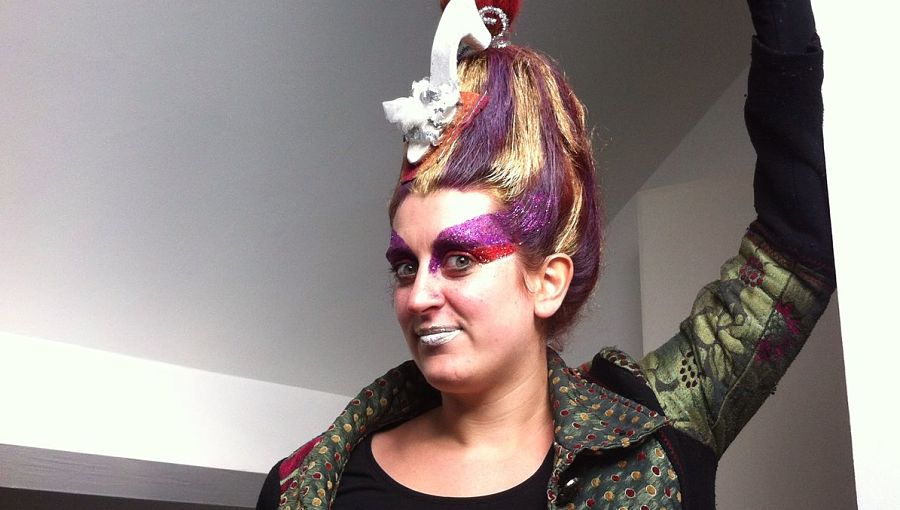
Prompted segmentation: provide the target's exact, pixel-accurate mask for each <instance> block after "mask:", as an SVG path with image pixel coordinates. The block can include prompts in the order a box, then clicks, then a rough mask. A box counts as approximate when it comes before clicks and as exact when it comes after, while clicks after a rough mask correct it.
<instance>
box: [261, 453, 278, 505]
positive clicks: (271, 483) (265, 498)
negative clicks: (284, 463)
mask: <svg viewBox="0 0 900 510" xmlns="http://www.w3.org/2000/svg"><path fill="white" fill-rule="evenodd" d="M280 465H281V462H280V461H279V462H276V463H275V466H273V467H272V470H271V471H269V474H268V476H266V481H265V482H263V486H262V489H261V490H260V491H259V499H257V500H256V510H277V509H278V499H279V497H280V495H281V487H280V485H281V484H280V482H281V480H279V478H278V466H280Z"/></svg>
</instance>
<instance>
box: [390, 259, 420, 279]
mask: <svg viewBox="0 0 900 510" xmlns="http://www.w3.org/2000/svg"><path fill="white" fill-rule="evenodd" d="M391 271H392V272H393V273H394V276H395V277H396V278H397V279H398V280H408V279H410V278H415V276H416V266H415V265H414V264H412V263H411V262H401V263H399V264H396V265H395V266H394V267H392V268H391Z"/></svg>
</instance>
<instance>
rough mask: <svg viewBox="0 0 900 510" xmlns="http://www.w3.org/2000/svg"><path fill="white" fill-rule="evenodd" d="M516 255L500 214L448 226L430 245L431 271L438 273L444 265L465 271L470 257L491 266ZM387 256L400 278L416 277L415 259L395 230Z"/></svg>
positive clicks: (513, 244)
mask: <svg viewBox="0 0 900 510" xmlns="http://www.w3.org/2000/svg"><path fill="white" fill-rule="evenodd" d="M515 252H516V245H515V243H513V242H512V239H511V238H510V236H509V235H508V234H507V233H506V229H505V228H504V224H503V219H502V216H501V215H500V214H499V213H493V214H484V215H481V216H476V217H475V218H472V219H470V220H467V221H464V222H463V223H460V224H459V225H454V226H452V227H448V228H446V229H444V230H443V231H441V233H440V234H438V236H437V238H436V239H435V240H434V242H433V243H432V245H431V260H430V261H429V263H428V272H429V273H436V272H437V271H438V270H439V269H441V268H442V267H444V266H448V267H447V269H451V270H455V271H464V270H467V269H469V268H470V266H471V263H469V264H466V263H465V259H466V258H467V257H468V258H471V259H472V261H474V262H477V263H479V264H488V263H490V262H493V261H495V260H498V259H500V258H503V257H507V256H509V255H512V254H513V253H515ZM385 257H386V258H387V260H388V262H389V263H390V264H391V270H392V271H393V272H394V273H395V274H396V275H397V277H398V278H408V277H412V276H415V271H416V270H417V268H416V265H417V264H416V257H415V255H414V254H413V252H412V249H411V248H410V247H409V245H407V244H406V241H404V240H403V238H402V237H400V235H399V234H398V233H397V232H396V231H393V230H392V231H391V240H390V243H389V245H388V250H387V252H386V253H385ZM448 261H452V263H448ZM407 264H408V266H409V267H408V266H407Z"/></svg>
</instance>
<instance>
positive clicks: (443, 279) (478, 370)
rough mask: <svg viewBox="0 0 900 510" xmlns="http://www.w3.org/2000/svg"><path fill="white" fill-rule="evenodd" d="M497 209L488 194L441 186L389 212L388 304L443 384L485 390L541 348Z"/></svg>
mask: <svg viewBox="0 0 900 510" xmlns="http://www.w3.org/2000/svg"><path fill="white" fill-rule="evenodd" d="M496 212H497V204H496V203H495V201H494V200H493V198H491V197H490V196H489V195H487V194H485V193H482V192H478V191H467V192H462V191H456V190H440V191H437V192H435V193H431V194H429V195H424V196H423V195H416V194H412V195H410V196H408V197H406V198H405V199H404V201H403V203H402V204H401V205H400V207H399V208H398V209H397V213H396V214H395V216H394V222H393V227H394V231H393V232H392V235H391V242H390V246H389V248H388V252H387V258H388V262H389V263H390V264H391V267H392V270H393V271H394V273H395V277H396V289H395V291H394V309H395V311H396V313H397V320H398V321H399V322H400V327H401V328H402V330H403V334H404V336H405V337H406V341H407V343H408V345H409V349H410V351H411V352H412V355H413V358H414V359H415V360H416V363H417V364H418V366H419V368H420V369H421V370H422V372H423V373H424V374H425V377H426V378H427V379H428V381H429V383H431V384H432V385H433V386H435V387H436V388H438V389H439V390H441V391H449V392H459V393H469V392H478V391H481V390H483V389H484V388H485V387H486V386H488V385H491V384H495V382H496V381H495V379H497V378H502V377H504V376H506V377H508V376H509V373H510V371H511V370H514V368H515V364H516V362H517V361H521V360H522V357H523V356H528V355H533V354H534V353H538V354H542V353H543V349H544V348H543V344H542V343H541V339H540V334H539V332H538V328H537V321H536V318H535V314H534V300H533V298H532V294H531V293H529V292H528V291H527V290H526V288H525V279H526V277H527V275H526V273H525V270H524V268H523V265H522V264H521V262H520V261H519V258H518V257H517V256H516V254H515V251H516V247H515V245H514V244H513V243H512V240H511V236H510V235H509V233H507V232H505V231H504V229H503V222H502V221H501V217H500V216H499V215H498V214H496Z"/></svg>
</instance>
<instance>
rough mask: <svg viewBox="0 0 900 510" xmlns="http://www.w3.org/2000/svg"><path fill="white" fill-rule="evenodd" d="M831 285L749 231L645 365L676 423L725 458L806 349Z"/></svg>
mask: <svg viewBox="0 0 900 510" xmlns="http://www.w3.org/2000/svg"><path fill="white" fill-rule="evenodd" d="M761 245H763V246H761ZM832 289H833V287H832V286H830V285H829V284H828V283H827V282H826V281H825V279H823V278H821V277H817V275H816V273H815V272H814V271H810V270H807V269H806V268H804V267H802V266H800V265H799V264H791V263H790V262H789V261H787V260H786V259H784V258H783V257H781V256H780V255H778V254H777V252H775V251H774V250H772V249H771V248H770V247H769V246H767V245H764V242H763V241H761V239H760V238H759V237H758V236H754V235H753V234H751V233H748V235H747V236H746V237H745V238H744V240H743V242H742V244H741V249H740V254H739V255H738V256H737V257H735V258H733V259H731V260H730V261H728V262H726V263H725V265H723V266H722V270H721V276H720V280H719V281H717V282H713V283H710V284H709V285H707V286H706V287H704V288H703V289H702V290H701V292H700V293H699V294H698V296H697V298H696V300H695V301H694V305H693V309H692V311H691V314H690V316H689V317H688V318H687V319H686V320H684V321H683V322H682V323H681V328H680V331H679V332H678V334H676V335H675V336H674V337H673V338H672V339H671V340H669V341H668V342H666V343H665V344H664V345H662V346H661V347H660V348H659V349H657V350H655V351H653V352H651V353H649V354H648V355H647V356H646V357H645V358H644V359H643V360H642V361H641V362H640V363H639V364H640V366H641V367H642V368H643V369H644V374H645V376H646V377H647V379H648V382H649V383H650V386H651V387H652V388H653V390H654V392H655V393H656V395H657V398H658V399H659V402H660V404H661V405H662V406H663V409H664V411H665V414H666V416H667V417H668V418H669V419H670V420H671V421H672V423H673V425H674V426H675V427H676V428H678V429H680V430H682V431H684V432H685V433H687V434H689V435H690V436H692V437H694V438H695V439H697V440H699V441H701V442H702V443H704V444H706V445H708V446H709V447H711V448H712V449H713V450H714V451H715V452H716V454H717V455H719V456H721V455H722V453H724V451H725V449H726V448H727V447H728V445H729V444H731V442H732V441H733V440H734V438H735V436H736V435H737V433H738V432H739V431H740V430H741V429H742V428H743V426H744V425H745V424H746V423H747V421H749V420H750V418H751V417H752V416H753V414H754V413H756V411H757V409H759V407H760V406H761V405H762V403H763V401H764V400H765V399H766V397H768V395H769V394H771V392H772V391H773V390H774V388H775V385H776V383H777V382H778V380H779V379H780V378H781V376H782V375H783V374H784V372H785V371H786V370H787V368H788V366H789V365H790V363H791V361H793V359H794V357H795V356H796V355H797V353H798V352H799V351H800V348H801V347H802V346H803V343H804V341H805V340H806V338H807V337H808V336H809V333H810V331H811V330H812V328H813V326H814V325H815V323H816V321H817V320H818V318H819V316H821V314H822V312H823V311H824V310H825V307H826V306H827V305H828V300H829V297H830V293H831V290H832Z"/></svg>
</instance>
